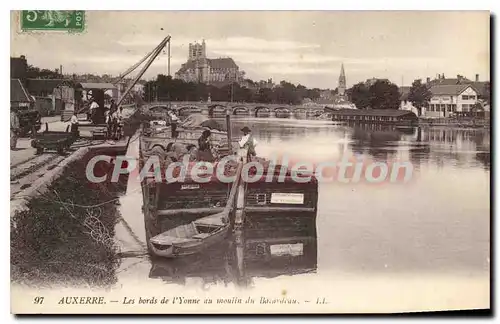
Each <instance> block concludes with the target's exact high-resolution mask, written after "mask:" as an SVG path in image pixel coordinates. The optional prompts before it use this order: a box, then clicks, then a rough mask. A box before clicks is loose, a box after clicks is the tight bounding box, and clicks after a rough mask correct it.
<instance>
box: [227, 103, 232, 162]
mask: <svg viewBox="0 0 500 324" xmlns="http://www.w3.org/2000/svg"><path fill="white" fill-rule="evenodd" d="M230 111H231V109H229V108H226V128H227V144H228V146H229V155H232V154H233V136H232V131H231V112H230Z"/></svg>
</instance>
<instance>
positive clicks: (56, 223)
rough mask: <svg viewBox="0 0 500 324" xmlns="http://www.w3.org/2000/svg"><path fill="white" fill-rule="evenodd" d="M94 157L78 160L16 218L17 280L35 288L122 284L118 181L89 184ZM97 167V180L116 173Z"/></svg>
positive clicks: (13, 265)
mask: <svg viewBox="0 0 500 324" xmlns="http://www.w3.org/2000/svg"><path fill="white" fill-rule="evenodd" d="M93 155H94V153H88V154H86V155H85V156H84V157H83V158H82V159H80V160H77V161H75V162H73V163H72V164H70V165H68V167H67V168H66V169H65V170H64V171H63V174H62V175H61V176H60V177H59V178H57V179H56V180H55V181H54V182H53V183H51V184H50V185H49V187H48V189H47V190H46V191H45V193H43V194H40V195H38V196H36V197H34V198H31V200H30V201H29V202H28V208H27V210H25V211H21V212H17V213H16V214H15V215H11V232H10V235H11V240H10V250H11V281H12V282H16V283H24V284H29V285H31V286H33V285H36V286H46V285H52V284H62V285H87V286H106V285H110V284H113V283H115V282H116V277H115V270H116V268H117V266H118V265H119V260H118V259H117V257H116V252H117V251H116V247H115V245H114V241H113V237H114V226H115V224H116V222H117V220H118V210H117V203H118V200H117V197H118V194H119V193H121V192H124V190H125V187H126V179H121V181H120V182H118V183H106V182H105V183H103V184H92V183H89V182H88V180H87V179H86V175H85V167H86V165H87V162H88V160H89V159H90V158H92V156H93ZM110 167H111V166H110V165H109V164H107V163H104V162H103V163H102V164H98V165H96V168H95V170H94V173H95V174H96V176H99V175H103V174H104V173H108V172H110Z"/></svg>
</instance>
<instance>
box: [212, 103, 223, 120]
mask: <svg viewBox="0 0 500 324" xmlns="http://www.w3.org/2000/svg"><path fill="white" fill-rule="evenodd" d="M216 109H217V110H218V111H221V112H222V111H223V112H224V113H225V111H226V106H224V105H221V104H214V105H210V106H208V117H210V118H212V117H214V112H215V110H216Z"/></svg>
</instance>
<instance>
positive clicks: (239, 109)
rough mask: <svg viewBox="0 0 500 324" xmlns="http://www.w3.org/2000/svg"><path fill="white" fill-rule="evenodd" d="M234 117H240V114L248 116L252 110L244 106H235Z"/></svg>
mask: <svg viewBox="0 0 500 324" xmlns="http://www.w3.org/2000/svg"><path fill="white" fill-rule="evenodd" d="M232 109H233V115H238V113H243V114H242V115H245V116H248V113H249V112H250V109H248V107H247V106H243V105H238V106H233V107H232Z"/></svg>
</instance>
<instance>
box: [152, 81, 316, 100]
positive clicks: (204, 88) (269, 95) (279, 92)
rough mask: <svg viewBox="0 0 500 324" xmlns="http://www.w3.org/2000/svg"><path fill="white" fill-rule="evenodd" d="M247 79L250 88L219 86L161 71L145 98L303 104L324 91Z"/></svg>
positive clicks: (233, 85)
mask: <svg viewBox="0 0 500 324" xmlns="http://www.w3.org/2000/svg"><path fill="white" fill-rule="evenodd" d="M245 81H246V82H245V83H246V84H248V85H250V87H246V86H242V85H240V84H238V83H236V82H235V83H232V84H226V85H224V86H222V87H217V86H214V85H207V84H205V83H195V82H185V81H183V80H180V79H173V78H172V77H171V76H165V75H162V74H160V75H158V76H157V78H156V79H155V80H151V81H148V82H146V83H145V85H144V93H143V98H144V100H145V101H148V102H151V101H156V100H159V101H169V100H171V101H207V100H208V98H209V97H210V99H211V100H212V101H227V102H230V101H233V102H255V103H280V104H300V103H302V102H303V100H304V99H305V98H309V99H311V100H315V99H317V98H319V97H320V93H321V90H320V89H318V88H314V89H308V88H306V87H305V86H303V85H300V84H299V85H294V84H292V83H290V82H287V81H281V82H280V84H279V85H278V86H276V87H273V88H266V87H260V88H259V87H258V83H257V82H254V81H252V80H249V79H247V80H245Z"/></svg>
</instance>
